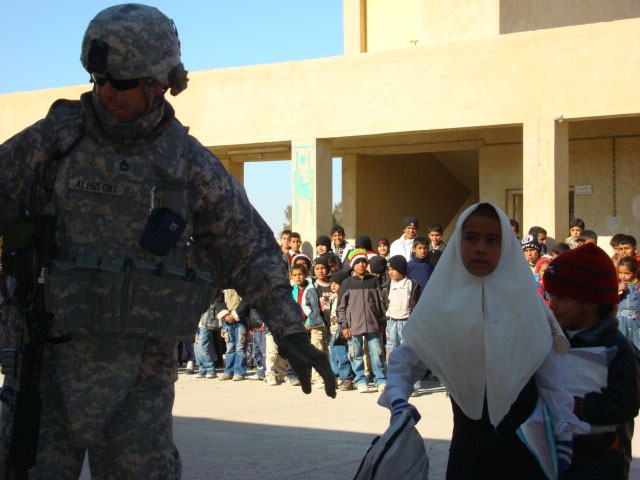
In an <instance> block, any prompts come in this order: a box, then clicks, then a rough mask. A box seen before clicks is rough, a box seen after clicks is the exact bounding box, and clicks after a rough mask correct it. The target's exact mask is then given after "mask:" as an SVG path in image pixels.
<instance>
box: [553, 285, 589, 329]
mask: <svg viewBox="0 0 640 480" xmlns="http://www.w3.org/2000/svg"><path fill="white" fill-rule="evenodd" d="M549 298H550V300H551V301H550V303H549V308H551V311H552V312H553V314H554V315H555V317H556V320H558V323H559V324H560V326H561V327H562V328H567V329H569V330H583V329H585V328H591V327H592V326H593V325H595V324H596V323H598V315H597V311H596V305H595V304H594V303H588V302H582V301H580V300H576V299H575V298H569V297H562V296H560V295H556V294H554V293H551V294H549Z"/></svg>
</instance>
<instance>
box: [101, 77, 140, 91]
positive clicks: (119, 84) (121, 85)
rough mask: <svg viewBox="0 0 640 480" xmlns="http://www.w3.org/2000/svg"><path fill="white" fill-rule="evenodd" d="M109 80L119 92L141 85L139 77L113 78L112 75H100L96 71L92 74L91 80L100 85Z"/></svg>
mask: <svg viewBox="0 0 640 480" xmlns="http://www.w3.org/2000/svg"><path fill="white" fill-rule="evenodd" d="M107 80H108V81H109V83H110V84H111V86H112V87H113V88H115V89H116V90H118V91H119V92H124V91H127V90H131V89H132V88H136V87H137V86H139V85H140V79H139V78H132V79H127V80H118V79H116V78H111V76H104V75H98V74H96V73H92V74H91V81H92V82H93V83H95V84H96V85H98V86H100V87H102V86H103V85H104V84H105V83H106V82H107Z"/></svg>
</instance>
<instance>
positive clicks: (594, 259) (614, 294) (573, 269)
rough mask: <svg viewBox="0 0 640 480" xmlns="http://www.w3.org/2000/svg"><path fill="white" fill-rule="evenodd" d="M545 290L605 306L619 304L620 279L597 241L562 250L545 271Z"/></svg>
mask: <svg viewBox="0 0 640 480" xmlns="http://www.w3.org/2000/svg"><path fill="white" fill-rule="evenodd" d="M543 278H544V289H545V290H546V291H547V292H549V293H553V294H556V295H561V296H563V297H569V298H575V299H576V300H583V301H585V302H593V303H598V304H603V305H614V304H616V303H618V278H617V275H616V269H615V267H614V266H613V262H612V261H611V259H610V258H609V256H608V255H607V254H606V253H605V251H604V250H602V249H601V248H600V247H598V246H596V245H594V244H593V243H585V244H584V245H582V246H580V247H578V248H574V249H572V250H567V251H566V252H562V253H561V254H560V255H558V256H557V257H556V258H554V259H553V260H552V261H551V263H550V264H549V266H548V267H547V269H546V270H545V272H544V277H543Z"/></svg>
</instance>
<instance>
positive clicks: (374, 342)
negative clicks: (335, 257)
mask: <svg viewBox="0 0 640 480" xmlns="http://www.w3.org/2000/svg"><path fill="white" fill-rule="evenodd" d="M367 264H368V259H367V251H366V250H364V249H355V250H353V251H352V252H350V253H349V266H350V267H351V269H352V270H353V275H351V276H350V277H349V278H347V279H346V280H344V281H343V282H342V286H341V288H340V294H339V297H338V308H337V313H338V321H339V322H340V327H341V328H342V334H343V335H344V337H345V338H346V339H347V340H348V342H349V357H350V358H351V367H352V368H353V371H354V372H355V374H356V377H355V379H354V383H355V386H356V388H357V390H358V392H360V393H366V392H368V391H369V386H368V380H367V377H366V375H365V365H364V364H365V362H364V358H363V355H364V352H363V343H364V342H366V343H367V345H368V346H369V354H370V356H371V367H372V370H373V375H374V383H375V386H376V389H377V390H378V391H382V390H384V386H385V384H386V383H387V380H386V377H385V372H384V349H383V346H382V341H381V338H380V337H381V335H380V332H381V329H382V325H381V323H380V320H381V319H382V317H383V315H384V312H383V309H382V300H381V297H380V284H379V282H378V278H377V277H375V276H373V275H371V274H370V273H368V272H367Z"/></svg>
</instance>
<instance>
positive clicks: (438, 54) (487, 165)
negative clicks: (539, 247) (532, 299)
mask: <svg viewBox="0 0 640 480" xmlns="http://www.w3.org/2000/svg"><path fill="white" fill-rule="evenodd" d="M638 45H640V1H639V0H606V1H604V0H536V1H535V2H533V1H530V0H456V1H451V0H344V55H343V56H340V57H331V58H322V59H315V60H307V61H296V62H284V63H275V64H268V65H255V66H250V67H240V68H225V69H217V70H208V71H200V72H193V73H191V74H190V78H191V80H190V82H189V89H187V90H186V91H185V92H184V93H183V94H181V95H180V96H178V97H176V98H172V99H171V101H172V103H173V104H174V106H175V107H176V110H177V112H178V116H179V118H180V120H181V121H182V123H184V124H185V125H189V126H190V128H191V133H192V134H193V135H195V136H196V137H197V138H198V139H199V140H200V141H201V142H202V143H203V144H205V145H207V146H208V147H209V148H210V149H211V151H213V152H214V153H215V154H216V155H218V156H219V157H220V159H221V160H222V161H223V162H224V163H225V165H226V166H227V167H228V169H229V170H230V171H231V172H232V173H233V174H234V175H235V176H237V177H238V178H239V179H241V180H242V178H243V170H244V163H245V162H252V161H269V160H286V159H291V161H292V204H293V227H294V229H295V230H298V231H300V232H301V233H302V236H303V238H306V239H312V238H313V239H315V237H316V236H317V235H318V234H320V233H328V231H329V229H330V227H331V209H332V205H331V199H332V195H331V175H332V172H331V164H332V161H331V160H332V158H333V157H341V158H342V202H343V224H344V227H345V229H346V232H347V236H348V237H354V236H355V235H356V234H359V233H368V234H370V235H371V236H372V237H373V238H375V237H376V236H378V235H382V234H386V235H388V236H389V237H390V238H394V237H397V236H399V235H400V233H401V231H400V230H401V225H400V223H401V219H402V218H403V217H405V216H408V215H415V216H417V217H418V218H419V219H420V221H421V227H422V231H423V232H424V231H426V228H425V227H426V225H427V224H428V223H432V222H439V223H442V224H443V225H445V227H446V228H447V231H448V232H449V233H450V232H451V230H452V228H453V222H454V221H455V218H456V216H457V214H458V213H459V212H460V211H461V210H462V209H463V208H465V207H466V206H467V205H469V204H471V203H473V202H476V201H478V200H483V201H490V202H493V203H495V204H496V205H498V206H500V207H502V208H504V209H505V211H506V212H507V213H508V215H509V216H511V217H512V218H516V219H518V220H519V221H520V223H521V225H522V229H523V230H527V229H528V228H529V227H530V226H532V225H540V226H543V227H545V228H546V229H547V230H548V232H549V236H551V237H555V238H557V239H560V240H562V239H564V238H565V237H566V236H567V235H568V222H569V218H570V217H572V216H576V217H580V218H582V219H584V220H585V222H586V224H587V228H589V229H593V230H595V231H596V232H597V233H598V234H599V235H600V237H601V240H600V242H599V243H600V245H601V246H604V247H607V246H608V239H609V237H610V236H611V235H613V234H614V233H618V232H627V233H632V234H634V235H636V236H637V237H639V238H640V88H639V86H638V85H639V77H640V48H638ZM187 67H188V66H187ZM86 89H87V85H83V86H80V87H69V88H61V89H51V90H44V91H31V92H22V93H16V94H7V95H0V110H1V111H2V116H1V117H0V138H2V139H6V138H8V137H9V136H10V135H12V134H13V133H15V132H16V131H17V130H18V129H20V128H22V127H24V126H27V125H29V124H30V123H32V122H34V121H35V120H37V119H38V118H40V117H41V116H42V115H43V112H44V111H46V108H47V106H48V105H49V104H50V103H51V102H52V101H53V100H54V99H56V98H59V97H66V98H77V97H78V96H79V94H80V93H81V92H83V91H85V90H86ZM445 236H446V235H445Z"/></svg>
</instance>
